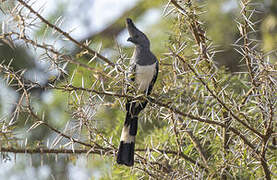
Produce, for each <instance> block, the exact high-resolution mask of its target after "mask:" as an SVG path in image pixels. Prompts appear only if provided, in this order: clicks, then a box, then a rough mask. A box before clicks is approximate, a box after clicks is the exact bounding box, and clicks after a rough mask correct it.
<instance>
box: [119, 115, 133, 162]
mask: <svg viewBox="0 0 277 180" xmlns="http://www.w3.org/2000/svg"><path fill="white" fill-rule="evenodd" d="M137 127H138V117H132V116H130V115H129V113H127V115H126V119H125V123H124V126H123V129H122V134H121V138H120V145H119V149H118V154H117V163H118V164H124V165H126V166H133V165H134V153H135V136H136V134H137Z"/></svg>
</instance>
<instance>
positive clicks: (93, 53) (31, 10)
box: [17, 0, 115, 67]
mask: <svg viewBox="0 0 277 180" xmlns="http://www.w3.org/2000/svg"><path fill="white" fill-rule="evenodd" d="M17 1H18V2H19V3H20V4H22V5H23V6H24V7H26V8H27V9H29V11H30V12H32V13H33V14H35V15H36V16H37V17H38V18H39V19H40V20H41V21H42V22H43V23H45V24H46V25H47V26H49V27H50V28H52V29H54V30H56V31H57V32H59V33H60V34H62V35H63V36H64V37H66V38H67V39H69V40H70V41H71V42H73V43H74V44H76V45H77V46H78V47H79V48H81V49H85V50H87V51H88V52H89V53H90V54H92V55H94V56H96V57H98V58H100V59H102V60H103V61H104V62H106V63H108V64H109V65H110V66H112V67H115V64H114V63H113V62H111V61H110V60H109V59H107V58H106V57H104V56H102V55H101V54H99V53H97V52H95V51H94V50H92V49H91V48H90V47H89V46H87V45H85V44H84V43H80V42H78V41H77V40H76V39H74V38H73V37H72V36H70V35H69V33H67V32H64V31H63V30H61V28H59V27H57V26H55V25H54V24H52V23H50V22H49V21H47V20H46V19H45V18H43V17H42V16H41V15H40V14H39V13H38V12H36V11H35V10H34V9H33V8H32V7H31V6H29V5H28V4H27V3H26V2H24V1H23V0H17Z"/></svg>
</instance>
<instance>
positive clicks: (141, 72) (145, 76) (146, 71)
mask: <svg viewBox="0 0 277 180" xmlns="http://www.w3.org/2000/svg"><path fill="white" fill-rule="evenodd" d="M155 74H156V63H154V64H151V65H147V66H142V65H138V64H136V76H135V82H136V84H137V86H138V90H139V91H147V90H148V87H149V85H150V83H151V81H152V79H153V77H154V75H155Z"/></svg>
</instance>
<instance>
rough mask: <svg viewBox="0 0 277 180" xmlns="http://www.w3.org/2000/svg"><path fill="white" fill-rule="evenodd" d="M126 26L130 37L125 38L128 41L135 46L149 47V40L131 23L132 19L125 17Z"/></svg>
mask: <svg viewBox="0 0 277 180" xmlns="http://www.w3.org/2000/svg"><path fill="white" fill-rule="evenodd" d="M126 26H127V29H128V32H129V35H130V37H129V38H128V39H127V41H130V42H132V43H134V44H135V45H136V46H141V47H147V48H149V47H150V42H149V40H148V38H147V37H146V35H145V34H144V33H143V32H141V31H140V30H139V29H138V28H137V27H136V26H135V24H134V23H133V21H132V19H130V18H127V19H126Z"/></svg>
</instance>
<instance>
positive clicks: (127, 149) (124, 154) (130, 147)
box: [116, 141, 135, 166]
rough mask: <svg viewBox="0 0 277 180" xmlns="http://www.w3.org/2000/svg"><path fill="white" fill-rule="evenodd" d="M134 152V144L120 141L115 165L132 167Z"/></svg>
mask: <svg viewBox="0 0 277 180" xmlns="http://www.w3.org/2000/svg"><path fill="white" fill-rule="evenodd" d="M134 152H135V143H134V142H131V143H124V141H120V145H119V149H118V154H117V160H116V161H117V163H118V164H124V165H126V166H133V165H134Z"/></svg>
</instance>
